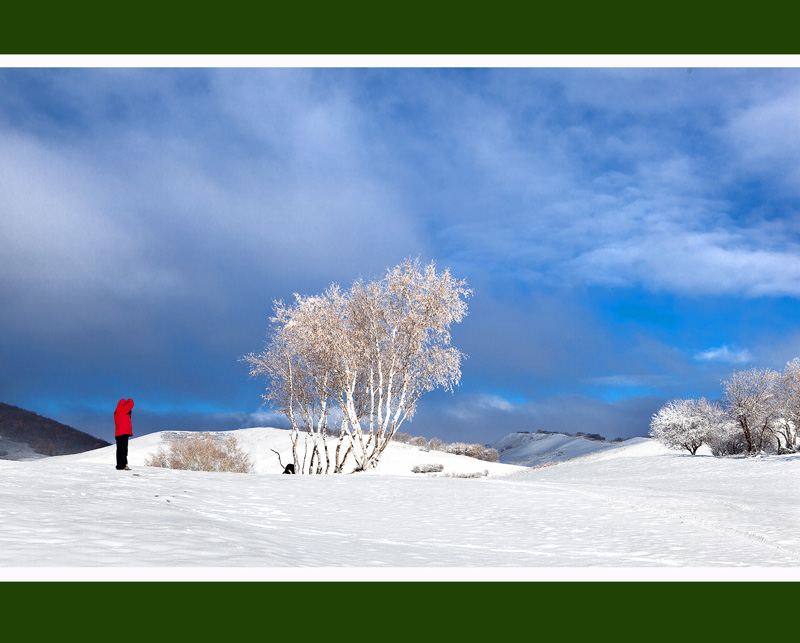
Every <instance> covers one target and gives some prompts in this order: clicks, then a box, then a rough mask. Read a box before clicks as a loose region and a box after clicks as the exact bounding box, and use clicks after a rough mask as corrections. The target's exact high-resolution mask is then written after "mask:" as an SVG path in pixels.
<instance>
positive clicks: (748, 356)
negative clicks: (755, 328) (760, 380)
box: [694, 344, 753, 364]
mask: <svg viewBox="0 0 800 643" xmlns="http://www.w3.org/2000/svg"><path fill="white" fill-rule="evenodd" d="M694 357H695V359H696V360H698V361H701V362H723V363H727V364H744V363H746V362H750V361H751V360H752V359H753V355H752V353H750V351H749V350H747V349H746V348H742V349H735V348H731V347H730V346H728V345H727V344H723V345H722V346H719V347H716V348H709V349H707V350H704V351H701V352H699V353H696V354H695V356H694Z"/></svg>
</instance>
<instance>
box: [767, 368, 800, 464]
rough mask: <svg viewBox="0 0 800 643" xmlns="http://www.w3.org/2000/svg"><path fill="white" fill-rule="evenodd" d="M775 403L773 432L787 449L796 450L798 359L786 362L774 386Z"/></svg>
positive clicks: (799, 393)
mask: <svg viewBox="0 0 800 643" xmlns="http://www.w3.org/2000/svg"><path fill="white" fill-rule="evenodd" d="M775 402H776V405H777V411H776V418H775V424H774V428H773V432H774V433H775V436H776V438H777V439H779V440H780V439H782V440H783V442H784V446H785V447H786V449H787V450H789V451H796V450H797V427H798V426H800V359H797V358H796V357H795V358H794V359H793V360H792V361H790V362H787V364H786V366H785V367H784V369H783V373H781V375H780V378H779V379H778V382H777V384H776V387H775Z"/></svg>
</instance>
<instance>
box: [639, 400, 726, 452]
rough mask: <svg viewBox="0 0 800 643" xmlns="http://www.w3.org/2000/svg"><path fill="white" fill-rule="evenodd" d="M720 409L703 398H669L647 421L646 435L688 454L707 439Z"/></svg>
mask: <svg viewBox="0 0 800 643" xmlns="http://www.w3.org/2000/svg"><path fill="white" fill-rule="evenodd" d="M720 414H721V412H720V409H719V407H717V406H716V405H715V404H712V403H710V402H708V401H707V400H706V399H705V398H700V399H699V400H695V399H689V400H670V401H669V402H667V403H666V404H665V405H664V406H662V407H661V408H660V409H659V410H658V412H657V413H656V414H655V415H654V416H653V418H652V420H651V422H650V436H651V437H653V438H654V439H655V440H657V441H658V442H660V443H661V444H663V445H664V446H666V447H669V448H670V449H686V450H687V451H688V452H689V453H691V454H692V455H695V454H696V453H697V450H698V449H699V448H700V447H701V446H702V445H703V444H706V443H707V442H708V441H709V438H710V436H711V434H712V432H713V431H714V430H715V427H716V426H717V425H718V423H719V417H720Z"/></svg>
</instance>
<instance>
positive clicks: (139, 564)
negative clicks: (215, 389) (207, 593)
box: [0, 429, 800, 580]
mask: <svg viewBox="0 0 800 643" xmlns="http://www.w3.org/2000/svg"><path fill="white" fill-rule="evenodd" d="M236 435H237V437H238V438H239V442H240V445H241V446H242V447H243V448H244V449H245V450H247V451H249V452H250V453H254V454H255V457H254V460H255V461H256V471H257V472H258V473H257V474H256V475H243V474H226V473H207V472H194V471H173V470H167V469H156V468H149V467H143V466H142V463H143V461H144V459H145V457H146V455H147V453H149V452H151V451H152V450H154V449H155V448H157V446H158V444H159V443H160V440H161V436H160V435H159V434H154V435H148V436H143V437H141V438H136V439H134V440H132V441H131V447H130V458H129V459H130V462H131V466H132V467H133V471H131V472H125V471H116V470H115V469H114V451H113V447H112V448H107V449H100V450H97V451H92V452H88V453H85V454H77V455H72V456H60V457H54V458H44V459H39V460H34V461H19V462H15V461H0V568H6V572H8V574H6V573H5V572H0V573H2V574H3V575H4V576H8V577H12V576H13V577H15V578H21V579H25V578H29V577H30V574H31V573H35V572H36V571H37V570H39V571H40V572H44V573H58V572H59V570H60V571H61V572H63V573H67V574H68V575H69V574H70V573H76V574H77V573H80V574H89V575H91V574H95V575H96V574H101V575H102V577H103V578H104V579H114V578H117V576H122V577H125V576H129V575H130V574H137V573H139V574H144V575H147V574H155V573H166V575H167V576H169V577H170V578H174V577H175V575H176V574H180V573H201V574H206V575H211V576H213V575H214V574H217V573H234V574H235V573H236V570H239V571H240V572H244V573H249V574H260V575H261V576H260V577H269V578H270V579H272V578H275V577H277V578H279V579H286V580H290V579H296V578H312V579H313V578H316V577H317V576H315V574H323V575H324V574H331V575H332V577H331V579H336V580H349V579H353V578H354V577H355V578H366V577H370V578H371V577H372V575H373V574H375V572H376V570H379V569H384V570H385V574H384V575H381V576H379V578H388V577H389V576H391V575H392V574H395V575H397V574H400V575H404V574H405V575H406V576H403V577H404V578H405V577H407V575H408V574H411V575H412V578H415V579H419V578H429V579H432V580H444V579H447V578H452V574H454V573H455V574H456V575H458V574H459V573H467V574H469V573H470V570H472V572H473V573H476V574H480V575H481V577H487V576H488V577H489V578H497V577H498V575H500V576H501V577H508V576H507V575H504V573H510V574H511V575H512V576H514V575H515V574H516V575H518V574H523V575H524V576H525V578H527V579H532V578H541V577H542V576H549V577H550V578H553V577H555V578H557V579H566V578H568V577H570V574H572V575H574V574H575V573H576V571H577V572H579V573H582V570H583V572H585V571H586V570H594V573H601V574H605V576H603V578H611V579H614V578H619V577H623V576H624V575H625V573H626V571H627V572H631V571H635V570H649V571H648V572H645V574H646V575H645V578H648V579H649V578H657V577H658V575H659V574H662V575H663V574H664V573H677V574H678V575H679V576H678V577H679V578H686V577H687V575H689V576H691V575H694V577H698V576H699V577H700V578H701V579H713V578H718V577H719V574H730V573H731V572H735V571H737V570H738V571H740V572H741V573H742V574H744V575H747V576H748V577H752V574H753V573H754V572H756V573H759V574H762V575H766V577H767V578H768V579H772V578H775V577H776V576H777V577H780V578H781V579H784V580H790V579H793V580H797V579H798V578H800V573H798V572H800V503H798V502H797V498H798V492H799V491H800V487H799V483H798V480H799V479H800V477H798V473H800V456H797V455H794V456H771V457H765V458H729V459H728V458H726V459H720V458H713V457H711V456H694V457H692V456H689V455H688V454H687V455H682V454H680V453H677V452H674V451H667V450H666V449H665V448H664V447H662V446H661V445H658V444H657V443H655V442H653V441H651V440H648V439H644V438H641V439H637V440H631V441H627V442H625V443H623V444H622V445H620V446H619V447H617V448H614V449H608V450H605V451H602V452H598V453H594V454H591V455H586V456H583V457H580V458H576V459H573V460H570V461H567V462H562V463H560V464H557V465H555V466H549V467H544V468H539V469H525V468H522V467H515V466H511V465H503V464H500V463H488V462H481V461H477V460H474V459H472V458H466V457H464V456H455V455H452V454H446V453H440V452H423V451H419V450H418V449H416V448H414V447H409V446H407V445H399V444H392V445H390V449H389V451H387V454H386V456H387V457H386V458H385V459H384V460H382V462H381V466H380V467H379V468H378V470H376V471H371V472H368V473H364V474H354V475H339V476H303V475H297V476H288V475H264V474H265V473H267V472H269V473H279V472H280V469H279V467H278V466H277V464H276V462H273V460H277V459H276V458H275V456H274V454H272V453H271V451H270V450H269V449H270V448H276V450H279V451H283V452H288V433H287V432H285V431H281V430H278V429H247V430H242V431H241V432H236ZM283 460H284V462H286V461H287V460H288V457H287V456H286V455H284V456H283ZM425 463H441V464H443V465H444V467H445V469H444V473H447V472H450V473H453V474H455V473H469V472H476V471H482V470H488V471H489V476H488V477H482V478H477V479H460V478H448V477H433V476H428V475H421V474H413V473H411V472H410V470H411V468H412V467H413V466H414V465H418V464H425ZM137 570H138V571H137ZM159 570H161V571H160V572H159ZM559 570H561V571H559ZM386 574H388V575H389V576H387V575H386ZM742 574H740V576H739V577H741V576H742ZM514 577H516V576H514ZM120 579H121V580H130V578H120ZM149 579H152V578H149Z"/></svg>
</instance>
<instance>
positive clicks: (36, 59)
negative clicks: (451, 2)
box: [0, 54, 800, 68]
mask: <svg viewBox="0 0 800 643" xmlns="http://www.w3.org/2000/svg"><path fill="white" fill-rule="evenodd" d="M798 66H800V55H797V54H791V55H788V54H787V55H783V54H775V55H773V54H755V55H750V54H707V55H706V54H698V55H694V54H598V55H594V54H535V55H534V54H531V55H517V54H443V55H428V54H396V55H395V54H257V55H251V54H176V55H160V54H159V55H155V54H7V55H0V67H184V68H185V67H197V68H201V67H252V68H258V67H287V68H291V67H315V68H324V67H331V68H333V67H359V68H367V67H372V68H377V67H382V68H391V67H439V68H440V67H479V68H502V67H519V68H525V67H560V68H570V67H589V68H591V67H596V68H599V67H605V68H609V67H798Z"/></svg>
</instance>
